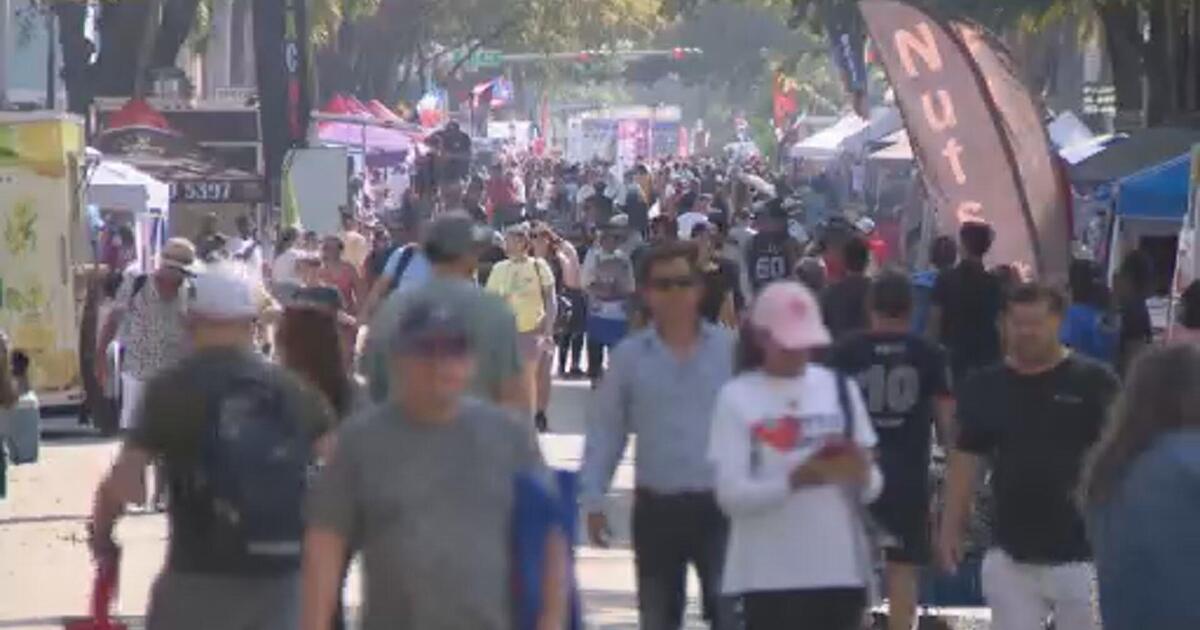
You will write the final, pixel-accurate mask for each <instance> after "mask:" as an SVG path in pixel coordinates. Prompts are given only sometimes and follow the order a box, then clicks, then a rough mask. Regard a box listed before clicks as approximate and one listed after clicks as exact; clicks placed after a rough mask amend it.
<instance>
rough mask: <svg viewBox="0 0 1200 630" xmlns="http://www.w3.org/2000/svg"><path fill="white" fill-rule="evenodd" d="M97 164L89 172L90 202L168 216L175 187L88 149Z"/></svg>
mask: <svg viewBox="0 0 1200 630" xmlns="http://www.w3.org/2000/svg"><path fill="white" fill-rule="evenodd" d="M88 160H89V162H92V163H93V166H92V169H91V172H90V173H89V175H88V185H87V203H88V204H90V205H94V206H97V207H99V208H103V209H108V210H123V211H125V212H134V213H139V214H140V213H157V214H163V215H165V214H166V213H167V210H168V208H169V207H170V205H171V187H170V185H168V184H166V183H164V182H160V181H159V180H157V179H154V178H153V177H151V176H149V175H147V174H146V173H145V172H143V171H141V170H138V169H137V168H135V167H133V166H131V165H129V164H126V163H124V162H120V161H117V160H112V159H108V158H105V157H103V156H101V155H100V154H99V152H92V151H89V152H88Z"/></svg>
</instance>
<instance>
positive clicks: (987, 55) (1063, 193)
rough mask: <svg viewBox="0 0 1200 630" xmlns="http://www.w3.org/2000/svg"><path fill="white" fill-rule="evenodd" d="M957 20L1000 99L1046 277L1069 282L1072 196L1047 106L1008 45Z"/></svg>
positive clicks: (995, 97) (1002, 119) (1000, 114)
mask: <svg viewBox="0 0 1200 630" xmlns="http://www.w3.org/2000/svg"><path fill="white" fill-rule="evenodd" d="M953 24H954V28H955V30H956V31H957V32H958V35H959V36H960V37H961V38H962V41H963V43H964V44H966V47H967V50H968V51H969V52H970V53H971V57H972V58H973V59H974V60H975V63H976V64H977V65H978V67H979V71H980V74H981V76H982V77H983V79H984V83H985V85H987V88H988V93H989V94H990V95H991V98H992V101H993V102H995V104H996V114H997V115H998V118H999V121H1000V123H999V127H1000V129H1002V130H1003V131H1004V132H1005V136H1006V137H1007V138H1008V141H1009V143H1010V145H1011V146H1012V154H1013V158H1014V162H1015V163H1016V165H1017V171H1018V173H1019V175H1020V180H1021V184H1022V185H1023V187H1024V188H1025V191H1026V202H1027V203H1028V207H1029V216H1030V220H1031V221H1032V222H1033V231H1034V236H1035V238H1036V239H1037V247H1038V250H1039V251H1040V253H1041V261H1042V267H1041V270H1040V271H1041V276H1042V277H1043V278H1045V279H1046V280H1049V281H1052V282H1064V283H1065V282H1066V280H1067V266H1068V265H1069V264H1070V259H1071V251H1070V250H1071V247H1070V244H1071V217H1070V212H1069V208H1068V207H1067V205H1068V202H1069V199H1070V195H1069V194H1068V188H1067V186H1068V184H1067V183H1066V180H1065V179H1064V177H1063V171H1062V166H1061V165H1060V164H1059V160H1060V158H1059V157H1058V153H1057V152H1056V151H1054V150H1053V149H1052V148H1051V146H1052V145H1051V142H1050V136H1049V133H1048V132H1047V131H1046V126H1045V125H1044V124H1043V120H1044V116H1043V112H1044V111H1045V107H1043V106H1042V104H1041V103H1040V102H1039V101H1038V100H1037V99H1035V98H1034V96H1033V95H1032V94H1031V93H1030V92H1029V90H1028V89H1026V87H1025V84H1024V82H1023V81H1022V80H1021V78H1020V74H1019V71H1018V69H1017V66H1016V64H1015V63H1014V62H1013V60H1012V58H1011V57H1010V56H1009V54H1008V51H1007V50H1006V49H1005V48H1004V46H1003V44H1001V43H1000V42H999V41H998V40H997V39H996V38H995V37H992V36H991V34H990V33H988V32H987V31H986V30H984V29H983V27H981V26H979V25H978V24H974V23H971V22H967V21H961V20H956V21H954V23H953Z"/></svg>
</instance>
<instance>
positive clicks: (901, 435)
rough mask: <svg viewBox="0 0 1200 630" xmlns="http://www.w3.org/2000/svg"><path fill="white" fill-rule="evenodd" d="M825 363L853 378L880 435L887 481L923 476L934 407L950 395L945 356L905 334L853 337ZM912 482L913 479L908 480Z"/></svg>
mask: <svg viewBox="0 0 1200 630" xmlns="http://www.w3.org/2000/svg"><path fill="white" fill-rule="evenodd" d="M829 364H830V366H831V367H833V368H835V369H837V370H838V371H840V372H842V373H843V374H846V375H849V376H852V377H854V378H855V379H856V380H857V381H858V385H859V387H860V388H861V389H862V394H863V399H864V400H865V401H866V403H867V410H868V411H869V412H870V414H871V420H872V422H873V423H874V424H875V430H876V432H877V433H878V434H879V448H878V450H879V457H880V462H881V464H882V465H883V468H884V471H885V473H887V472H889V471H891V472H892V475H891V476H890V477H888V482H887V483H892V482H893V481H897V479H896V477H897V476H904V477H908V476H909V475H912V476H914V477H915V476H921V477H923V476H924V475H925V471H926V470H927V468H928V462H929V450H930V446H931V436H932V422H933V413H934V408H933V403H934V400H935V399H936V398H938V397H940V396H949V395H950V376H949V369H948V366H947V363H946V358H945V353H944V352H943V351H942V350H941V348H939V347H938V346H936V345H934V344H933V343H931V342H929V341H928V340H926V339H923V338H921V337H919V336H917V335H913V334H909V333H870V332H865V333H857V334H854V335H851V336H850V337H847V338H846V339H845V340H843V341H842V342H840V343H838V344H837V345H836V346H834V348H833V349H832V351H831V352H830V354H829ZM912 481H914V482H916V481H917V479H915V478H914V479H912Z"/></svg>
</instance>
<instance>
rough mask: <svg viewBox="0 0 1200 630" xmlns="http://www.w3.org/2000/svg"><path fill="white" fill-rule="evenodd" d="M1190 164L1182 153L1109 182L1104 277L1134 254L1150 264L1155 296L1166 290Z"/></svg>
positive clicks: (1188, 156)
mask: <svg viewBox="0 0 1200 630" xmlns="http://www.w3.org/2000/svg"><path fill="white" fill-rule="evenodd" d="M1191 159H1192V158H1191V153H1190V152H1188V153H1184V154H1182V155H1179V156H1176V157H1174V158H1172V159H1170V160H1167V161H1166V162H1163V163H1161V164H1156V165H1154V166H1151V167H1149V168H1145V169H1142V170H1141V171H1138V172H1137V173H1134V174H1132V175H1129V176H1127V177H1124V178H1122V179H1120V180H1118V181H1117V182H1116V183H1115V185H1114V194H1115V212H1114V220H1113V226H1112V231H1111V241H1110V244H1109V248H1108V251H1109V256H1108V269H1109V274H1110V276H1111V275H1112V274H1113V273H1115V271H1116V269H1117V267H1118V265H1119V264H1120V261H1121V260H1122V259H1123V258H1124V257H1125V255H1126V254H1128V253H1129V252H1131V251H1134V250H1138V249H1140V250H1142V251H1144V252H1146V253H1147V254H1149V255H1150V257H1151V259H1152V260H1153V262H1154V280H1155V284H1154V289H1155V294H1156V295H1166V294H1167V293H1168V292H1169V291H1170V286H1171V278H1172V277H1173V274H1174V267H1175V254H1176V251H1177V247H1178V238H1179V229H1180V227H1181V226H1182V225H1183V219H1184V216H1185V215H1186V214H1187V208H1188V194H1189V186H1190V182H1189V177H1190V173H1191Z"/></svg>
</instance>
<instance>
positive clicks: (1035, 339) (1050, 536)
mask: <svg viewBox="0 0 1200 630" xmlns="http://www.w3.org/2000/svg"><path fill="white" fill-rule="evenodd" d="M1064 307H1065V299H1064V298H1063V296H1062V294H1060V293H1058V292H1057V291H1055V290H1053V289H1049V288H1046V287H1043V286H1040V285H1022V286H1020V287H1018V288H1017V289H1015V290H1014V291H1013V292H1012V294H1011V295H1010V296H1009V298H1008V303H1007V305H1006V306H1005V307H1004V312H1003V316H1002V323H1003V326H1004V337H1005V339H1006V341H1007V358H1006V359H1005V361H1004V363H1001V364H997V365H994V366H992V367H988V368H984V369H982V370H980V371H978V372H976V373H975V374H974V375H972V376H971V377H970V378H969V379H968V380H967V382H966V383H964V384H963V385H962V387H961V388H960V389H959V392H958V395H959V396H958V418H959V423H960V424H959V435H958V440H957V449H956V450H954V451H953V452H952V453H951V456H950V467H949V470H948V472H947V478H946V507H945V512H944V513H943V515H942V529H941V532H940V534H939V541H938V546H939V551H940V553H941V556H942V557H941V560H942V563H943V565H944V567H945V568H947V569H951V570H952V569H953V568H954V567H957V566H958V562H959V560H960V558H961V551H962V530H963V524H964V521H965V520H966V518H967V515H968V514H969V513H970V508H971V498H972V496H973V487H972V486H973V485H974V480H975V479H976V478H977V477H976V475H977V473H978V470H979V466H980V462H981V460H982V459H983V458H988V459H989V460H990V461H991V463H992V476H991V484H992V490H993V493H994V494H995V503H996V505H995V509H996V522H995V532H994V541H993V544H994V547H993V548H992V549H991V550H990V551H989V552H988V553H987V555H986V557H985V558H984V561H983V592H984V596H985V597H986V598H987V601H988V604H989V605H990V606H991V608H992V627H993V628H994V630H1030V629H1032V628H1042V627H1043V625H1044V623H1045V620H1046V618H1047V617H1049V616H1050V615H1053V616H1054V623H1055V628H1057V630H1095V629H1096V628H1097V627H1098V626H1097V624H1096V621H1095V620H1096V611H1095V607H1094V598H1093V596H1092V593H1093V576H1094V569H1093V566H1092V564H1091V557H1092V554H1091V549H1090V548H1089V545H1088V541H1087V538H1086V536H1085V532H1084V526H1083V521H1082V519H1081V517H1080V514H1079V510H1078V508H1077V507H1076V504H1075V501H1074V495H1075V488H1076V485H1077V483H1078V479H1079V471H1080V468H1081V466H1082V463H1083V459H1084V457H1085V455H1086V454H1087V452H1088V450H1089V449H1090V448H1091V447H1092V445H1093V444H1095V443H1096V441H1097V440H1098V439H1099V437H1100V433H1101V429H1102V427H1103V425H1104V421H1105V417H1106V415H1107V410H1108V407H1109V405H1110V403H1111V402H1112V400H1113V398H1114V397H1115V396H1116V394H1117V388H1118V383H1117V379H1116V376H1114V375H1113V373H1112V372H1111V371H1110V370H1109V369H1108V368H1107V367H1105V366H1103V365H1101V364H1100V363H1097V362H1094V361H1092V360H1090V359H1087V358H1084V357H1082V356H1077V355H1073V354H1071V353H1070V351H1069V350H1067V349H1066V348H1065V347H1063V345H1062V344H1061V343H1060V342H1059V336H1058V335H1059V328H1060V325H1061V324H1062V315H1063V310H1064Z"/></svg>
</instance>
